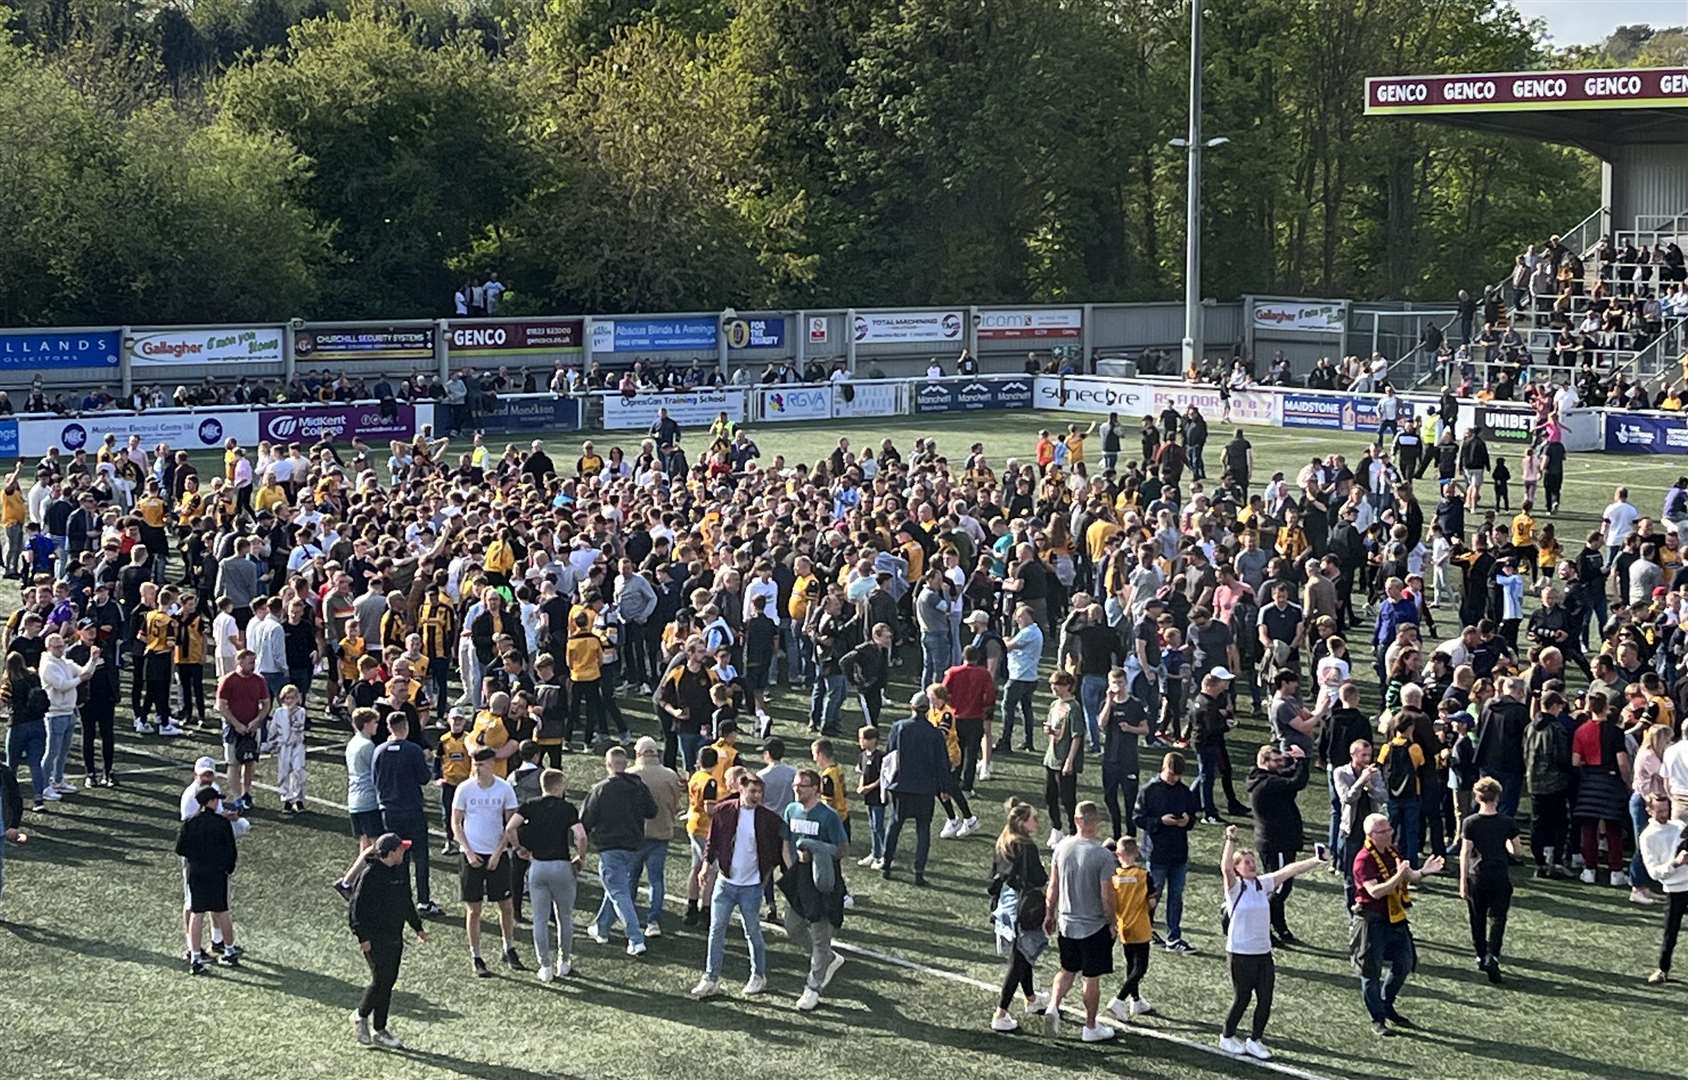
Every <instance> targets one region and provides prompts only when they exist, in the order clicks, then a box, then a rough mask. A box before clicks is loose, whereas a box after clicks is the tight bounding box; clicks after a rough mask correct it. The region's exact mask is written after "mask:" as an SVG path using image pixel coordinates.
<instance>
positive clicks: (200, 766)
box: [193, 757, 217, 775]
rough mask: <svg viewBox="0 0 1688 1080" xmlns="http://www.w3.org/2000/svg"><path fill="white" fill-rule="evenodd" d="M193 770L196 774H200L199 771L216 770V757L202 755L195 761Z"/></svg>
mask: <svg viewBox="0 0 1688 1080" xmlns="http://www.w3.org/2000/svg"><path fill="white" fill-rule="evenodd" d="M193 771H194V774H195V775H198V774H199V773H206V772H216V771H217V762H216V760H215V759H214V758H209V757H202V758H200V759H199V760H198V761H196V762H194V763H193Z"/></svg>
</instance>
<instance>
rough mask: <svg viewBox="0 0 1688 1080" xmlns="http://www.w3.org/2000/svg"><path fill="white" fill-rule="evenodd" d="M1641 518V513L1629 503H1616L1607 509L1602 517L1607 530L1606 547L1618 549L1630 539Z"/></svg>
mask: <svg viewBox="0 0 1688 1080" xmlns="http://www.w3.org/2000/svg"><path fill="white" fill-rule="evenodd" d="M1640 517H1641V511H1639V510H1637V509H1636V508H1635V507H1634V506H1632V505H1631V504H1629V503H1627V502H1615V503H1612V504H1611V505H1610V506H1608V507H1606V511H1605V513H1603V514H1601V515H1600V518H1601V520H1602V521H1603V522H1604V523H1605V528H1606V546H1607V547H1617V546H1618V545H1619V544H1621V543H1623V542H1624V541H1625V540H1627V539H1629V534H1630V533H1632V532H1634V531H1635V522H1636V520H1637V519H1638V518H1640Z"/></svg>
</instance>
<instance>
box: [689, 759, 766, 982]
mask: <svg viewBox="0 0 1688 1080" xmlns="http://www.w3.org/2000/svg"><path fill="white" fill-rule="evenodd" d="M764 793H765V792H764V789H763V784H762V778H761V777H760V776H757V775H756V774H755V773H749V772H747V773H745V774H744V775H743V776H741V777H739V782H738V798H736V799H724V800H722V801H721V802H720V803H718V804H717V805H716V807H715V815H714V817H712V818H711V819H710V821H709V839H708V841H707V842H706V843H705V845H704V854H703V858H704V866H705V870H704V874H705V876H706V878H707V877H714V879H715V885H714V888H713V889H712V890H711V891H710V900H709V951H708V954H707V959H706V960H705V962H704V968H703V978H701V979H699V980H698V983H697V985H696V986H694V987H692V989H691V996H692V997H694V998H706V997H714V996H715V995H716V994H718V993H720V992H721V965H722V962H723V959H724V957H725V954H726V951H727V927H728V925H729V924H730V923H731V922H732V921H733V909H734V908H737V909H738V912H739V918H740V920H741V921H742V922H743V923H744V940H745V941H746V942H747V943H748V944H749V945H750V981H749V982H747V983H745V984H744V992H745V995H746V996H751V995H755V994H760V993H761V992H762V991H763V990H764V989H766V988H767V985H768V978H767V977H768V949H767V946H766V945H765V944H764V943H763V941H762V917H761V905H762V883H763V882H764V881H767V880H768V878H769V876H770V875H771V874H773V872H774V868H775V867H776V866H779V865H780V864H782V863H783V862H784V861H785V823H784V822H783V821H781V820H780V816H779V815H778V814H776V813H774V812H773V811H772V810H770V809H768V808H767V807H766V806H763V805H762V796H763V795H764Z"/></svg>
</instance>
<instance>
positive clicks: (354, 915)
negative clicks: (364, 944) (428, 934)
mask: <svg viewBox="0 0 1688 1080" xmlns="http://www.w3.org/2000/svg"><path fill="white" fill-rule="evenodd" d="M367 860H368V863H369V865H368V866H366V867H365V868H364V871H363V873H362V874H361V875H360V876H359V877H358V881H357V884H356V885H354V886H352V897H351V904H350V906H349V907H348V909H347V912H346V921H347V922H348V923H349V924H350V925H351V928H352V933H354V934H356V935H357V937H358V940H359V941H373V940H382V941H390V940H392V939H394V938H396V937H398V936H399V935H400V934H402V933H403V932H404V926H405V924H406V923H409V924H410V927H411V929H413V930H415V931H416V932H417V933H419V934H420V933H421V932H422V918H421V916H419V915H417V914H416V901H415V900H413V899H412V898H411V895H410V870H409V868H408V867H406V866H405V864H404V863H402V862H401V863H399V864H398V865H397V866H388V865H387V864H386V863H384V862H382V861H381V860H380V859H378V858H377V857H376V856H375V853H374V852H373V851H372V852H370V854H369V855H368V856H367Z"/></svg>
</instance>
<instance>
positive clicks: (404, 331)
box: [293, 326, 434, 364]
mask: <svg viewBox="0 0 1688 1080" xmlns="http://www.w3.org/2000/svg"><path fill="white" fill-rule="evenodd" d="M293 355H294V357H295V359H296V360H297V361H298V362H299V363H301V364H310V363H315V362H317V361H319V360H427V359H432V358H433V355H434V328H433V327H432V326H316V327H311V328H310V329H308V330H301V331H299V332H298V333H297V334H295V335H293Z"/></svg>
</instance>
